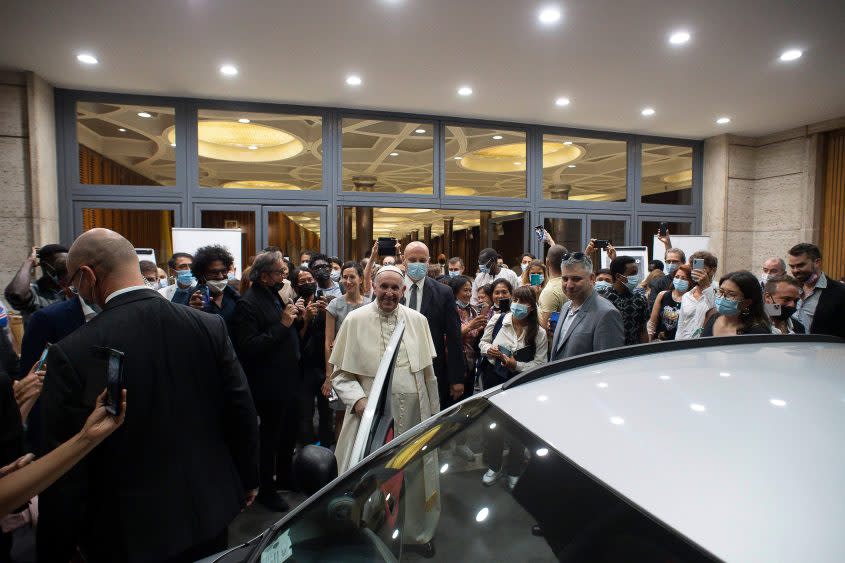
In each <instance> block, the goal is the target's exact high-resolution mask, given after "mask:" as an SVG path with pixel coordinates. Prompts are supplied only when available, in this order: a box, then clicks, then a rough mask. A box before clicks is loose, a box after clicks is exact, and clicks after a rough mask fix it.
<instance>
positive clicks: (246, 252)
mask: <svg viewBox="0 0 845 563" xmlns="http://www.w3.org/2000/svg"><path fill="white" fill-rule="evenodd" d="M226 221H237V222H238V227H240V229H241V231H242V235H241V257H242V260H243V261H244V262H245V263H244V264H239V265H238V271H239V272H243V271H244V268H246V267H247V265H248V264H246V261H247V260H249V257H250V256H255V213H253V212H252V211H217V210H208V209H206V210H203V211H202V219H201V223H200V224H201V225H202V227H203V228H206V229H225V228H226Z"/></svg>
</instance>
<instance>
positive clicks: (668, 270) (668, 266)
mask: <svg viewBox="0 0 845 563" xmlns="http://www.w3.org/2000/svg"><path fill="white" fill-rule="evenodd" d="M677 269H678V264H666V269H665V270H663V271H664V272H666V275H667V276H671V275H672V274H674V273H675V271H676V270H677Z"/></svg>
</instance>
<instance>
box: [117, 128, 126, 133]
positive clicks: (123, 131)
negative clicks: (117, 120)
mask: <svg viewBox="0 0 845 563" xmlns="http://www.w3.org/2000/svg"><path fill="white" fill-rule="evenodd" d="M117 130H118V131H120V132H121V133H126V129H124V128H123V127H118V128H117Z"/></svg>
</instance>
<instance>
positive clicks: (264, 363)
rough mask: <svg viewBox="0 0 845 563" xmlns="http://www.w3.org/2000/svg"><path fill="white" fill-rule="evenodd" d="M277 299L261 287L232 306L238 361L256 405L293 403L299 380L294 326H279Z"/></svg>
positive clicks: (252, 289)
mask: <svg viewBox="0 0 845 563" xmlns="http://www.w3.org/2000/svg"><path fill="white" fill-rule="evenodd" d="M277 304H281V300H280V299H279V296H278V295H277V294H276V293H275V292H273V291H272V290H270V289H268V288H267V287H265V286H264V285H261V284H260V283H255V284H252V286H251V287H250V288H249V289H248V290H247V291H246V293H244V294H243V297H241V299H240V301H238V303H237V305H236V306H235V320H234V325H235V332H236V334H237V350H238V358H239V359H240V361H241V365H242V366H243V368H244V372H246V377H247V380H248V381H249V386H250V388H251V389H252V395H253V397H254V398H255V400H256V401H279V402H288V401H292V400H295V394H296V391H297V389H298V387H299V383H300V380H301V376H300V370H299V337H298V335H297V333H296V324H295V323H294V324H292V325H291V326H290V327H285V325H283V324H282V322H281V318H282V313H281V310H280V309H279V308H278V307H277Z"/></svg>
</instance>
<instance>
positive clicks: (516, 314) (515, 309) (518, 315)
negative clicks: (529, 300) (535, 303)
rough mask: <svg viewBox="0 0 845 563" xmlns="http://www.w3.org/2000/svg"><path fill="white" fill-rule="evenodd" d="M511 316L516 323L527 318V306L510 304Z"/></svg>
mask: <svg viewBox="0 0 845 563" xmlns="http://www.w3.org/2000/svg"><path fill="white" fill-rule="evenodd" d="M511 315H513V318H515V319H516V320H518V321H521V320H522V319H524V318H525V317H527V316H528V305H526V304H525V303H511Z"/></svg>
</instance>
